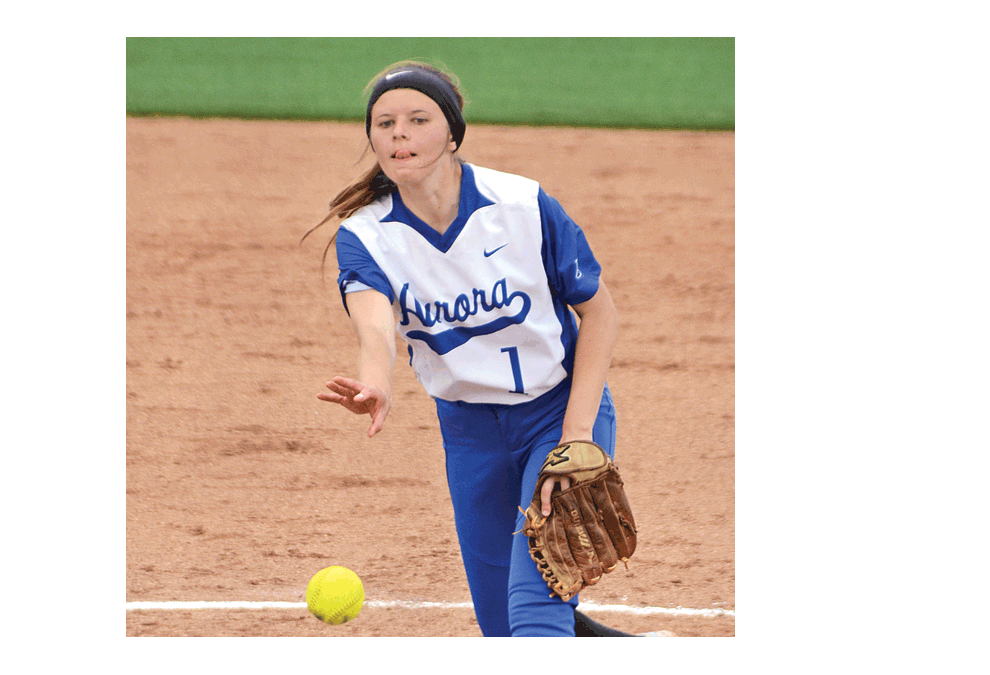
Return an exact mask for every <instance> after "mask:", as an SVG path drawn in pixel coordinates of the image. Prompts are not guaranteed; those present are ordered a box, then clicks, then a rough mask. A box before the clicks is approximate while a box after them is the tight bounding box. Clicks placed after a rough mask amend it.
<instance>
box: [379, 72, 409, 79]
mask: <svg viewBox="0 0 990 675" xmlns="http://www.w3.org/2000/svg"><path fill="white" fill-rule="evenodd" d="M411 72H412V71H411V70H397V71H395V72H394V73H389V74H388V75H386V76H385V79H386V80H391V79H392V78H393V77H395V76H397V75H402V74H403V73H411Z"/></svg>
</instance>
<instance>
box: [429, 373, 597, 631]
mask: <svg viewBox="0 0 990 675" xmlns="http://www.w3.org/2000/svg"><path fill="white" fill-rule="evenodd" d="M569 394H570V380H569V379H568V380H565V381H564V382H563V383H562V384H561V385H558V386H557V387H556V388H555V389H553V390H552V391H550V392H547V393H546V394H544V395H543V396H541V397H539V398H538V399H536V400H535V401H531V402H529V403H523V404H519V405H486V404H476V403H458V402H450V401H440V400H438V401H437V416H438V417H439V419H440V428H441V432H442V435H443V444H444V451H445V453H446V466H447V483H448V486H449V488H450V497H451V501H452V503H453V507H454V521H455V525H456V528H457V537H458V540H459V542H460V547H461V557H462V558H463V560H464V569H465V571H466V573H467V579H468V585H469V587H470V589H471V599H472V602H473V603H474V610H475V615H476V616H477V618H478V625H479V627H480V628H481V632H482V633H483V634H484V635H485V636H486V637H508V636H513V637H520V636H571V637H573V636H574V608H575V607H577V604H578V599H577V597H576V596H575V597H574V598H571V600H570V601H568V602H566V603H565V602H563V601H562V600H561V599H560V598H559V597H557V596H553V597H551V596H550V589H549V587H548V586H547V582H546V581H545V580H544V579H543V576H542V575H541V574H540V572H539V570H537V568H536V563H534V562H533V560H532V558H530V556H529V542H528V539H527V537H526V536H525V535H523V534H522V533H518V532H519V531H520V530H521V529H522V526H523V522H524V518H523V515H522V514H521V513H520V512H519V507H522V508H523V509H525V508H526V507H527V506H529V504H530V502H531V501H532V499H533V491H534V490H535V489H536V479H537V476H538V475H539V472H540V468H541V467H542V466H543V462H544V460H545V459H546V457H547V454H548V453H549V452H550V450H552V449H553V448H554V447H555V446H556V445H557V444H558V443H559V442H560V433H561V429H562V425H563V422H564V410H565V408H566V406H567V397H568V395H569ZM572 440H578V439H572ZM591 440H594V441H595V442H596V443H598V444H599V445H600V446H602V447H603V448H604V449H605V451H606V452H607V453H608V454H609V456H612V457H614V455H615V408H614V406H613V404H612V395H611V393H610V392H609V390H608V387H607V386H606V388H605V393H604V395H603V396H602V403H601V407H600V408H599V411H598V419H597V421H596V422H595V427H594V438H593V439H591ZM513 533H518V534H515V535H514V534H513Z"/></svg>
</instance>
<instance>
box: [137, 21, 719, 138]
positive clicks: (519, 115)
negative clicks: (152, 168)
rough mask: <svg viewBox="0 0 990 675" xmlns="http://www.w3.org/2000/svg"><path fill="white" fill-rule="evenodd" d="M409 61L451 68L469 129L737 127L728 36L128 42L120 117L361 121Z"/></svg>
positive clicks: (169, 39) (217, 39)
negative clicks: (385, 80)
mask: <svg viewBox="0 0 990 675" xmlns="http://www.w3.org/2000/svg"><path fill="white" fill-rule="evenodd" d="M407 58H418V59H422V60H426V61H429V62H431V63H434V64H437V65H443V66H445V67H446V68H447V69H449V70H451V71H452V72H454V73H455V74H456V75H457V76H458V77H459V78H460V81H461V88H462V91H463V93H464V94H465V96H466V97H467V99H468V101H469V104H468V106H467V108H466V110H465V117H466V118H467V120H468V123H471V122H475V123H494V124H533V125H571V126H602V127H642V128H688V129H733V128H735V39H734V38H731V37H730V38H144V37H129V38H127V113H128V114H130V115H188V116H195V117H199V116H212V117H242V118H275V119H320V120H322V119H337V120H360V119H363V118H364V107H365V102H366V99H365V97H364V93H363V91H364V87H365V85H367V83H368V81H369V80H370V79H371V78H372V77H374V75H375V74H376V73H378V72H379V71H380V70H381V69H382V68H384V67H385V66H387V65H389V64H390V63H393V62H395V61H400V60H403V59H407Z"/></svg>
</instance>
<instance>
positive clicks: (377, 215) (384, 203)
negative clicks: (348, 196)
mask: <svg viewBox="0 0 990 675" xmlns="http://www.w3.org/2000/svg"><path fill="white" fill-rule="evenodd" d="M391 211H392V195H385V196H384V197H380V198H379V199H376V200H375V201H373V202H371V203H370V204H368V205H367V206H362V207H361V208H359V209H358V210H357V211H355V212H354V213H352V214H351V215H350V216H349V217H348V218H346V219H344V220H342V221H341V223H340V227H341V229H344V230H349V231H351V232H354V233H355V234H358V233H360V232H361V231H362V230H366V229H367V228H369V227H375V226H377V225H378V223H380V222H381V220H382V219H383V218H385V216H387V215H388V214H389V213H391Z"/></svg>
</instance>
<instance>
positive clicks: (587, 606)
mask: <svg viewBox="0 0 990 675" xmlns="http://www.w3.org/2000/svg"><path fill="white" fill-rule="evenodd" d="M364 605H365V607H374V608H377V609H390V608H396V607H398V608H402V609H474V604H473V603H470V602H416V601H412V600H368V601H366V602H365V603H364ZM176 609H306V603H305V602H274V601H257V602H250V601H166V602H128V603H127V611H128V612H131V611H146V610H176ZM581 610H582V611H585V610H587V611H590V612H616V613H621V614H638V615H653V614H663V615H666V616H700V617H721V616H727V617H735V615H736V613H735V611H734V610H731V609H718V608H714V609H691V608H688V607H630V606H629V605H599V604H598V603H595V602H582V603H581Z"/></svg>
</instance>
